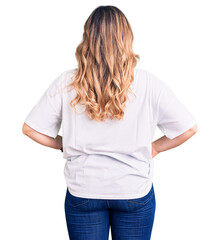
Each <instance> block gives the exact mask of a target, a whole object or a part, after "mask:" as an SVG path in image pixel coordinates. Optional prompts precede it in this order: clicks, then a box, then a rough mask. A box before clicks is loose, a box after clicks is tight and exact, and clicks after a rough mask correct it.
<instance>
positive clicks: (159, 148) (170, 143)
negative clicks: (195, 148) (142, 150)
mask: <svg viewBox="0 0 220 240" xmlns="http://www.w3.org/2000/svg"><path fill="white" fill-rule="evenodd" d="M197 131H198V126H197V124H196V125H194V126H193V127H192V128H190V129H189V130H187V131H186V132H184V133H183V134H181V135H179V136H177V137H175V138H173V139H169V138H167V137H166V136H165V135H164V136H163V137H161V138H159V139H157V140H155V141H154V142H152V157H153V158H154V157H155V156H156V155H157V154H158V153H160V152H164V151H167V150H169V149H171V148H175V147H177V146H179V145H181V144H182V143H184V142H185V141H187V140H188V139H189V138H191V137H192V136H193V135H194V134H195V133H196V132H197Z"/></svg>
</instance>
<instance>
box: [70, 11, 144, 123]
mask: <svg viewBox="0 0 220 240" xmlns="http://www.w3.org/2000/svg"><path fill="white" fill-rule="evenodd" d="M133 38H134V37H133V33H132V29H131V26H130V24H129V22H128V20H127V18H126V17H125V15H124V14H123V12H122V11H121V10H119V9H118V8H117V7H114V6H99V7H97V8H96V9H95V10H93V12H92V13H91V15H90V16H89V17H88V19H87V20H86V22H85V24H84V33H83V39H82V41H81V43H80V44H79V45H78V47H77V49H76V52H75V55H76V58H77V62H78V68H77V69H76V72H75V74H74V75H73V77H72V78H71V83H70V84H69V85H68V87H71V88H74V89H75V91H76V93H77V94H76V97H75V98H74V99H72V100H71V102H70V105H71V107H72V108H73V109H74V110H75V111H76V112H77V110H76V108H75V105H76V104H77V103H78V102H81V104H83V105H84V106H85V110H86V113H87V114H88V116H89V117H90V118H91V119H93V120H96V121H104V120H105V119H106V118H108V117H110V119H113V118H117V119H118V120H120V119H123V117H124V109H125V107H126V101H127V97H128V92H132V91H131V90H130V89H129V87H130V86H131V84H132V83H133V81H134V68H135V66H136V64H137V61H138V60H139V59H140V56H139V55H137V54H135V53H134V52H133V50H132V44H133ZM132 93H133V92H132ZM133 94H134V93H133ZM134 95H135V94H134ZM135 97H136V95H135Z"/></svg>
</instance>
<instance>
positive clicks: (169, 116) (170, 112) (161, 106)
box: [156, 80, 197, 139]
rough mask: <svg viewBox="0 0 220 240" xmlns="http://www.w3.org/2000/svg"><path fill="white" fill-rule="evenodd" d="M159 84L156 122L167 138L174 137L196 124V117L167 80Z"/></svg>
mask: <svg viewBox="0 0 220 240" xmlns="http://www.w3.org/2000/svg"><path fill="white" fill-rule="evenodd" d="M159 84H160V91H159V92H160V93H159V97H158V101H157V105H156V106H157V107H156V124H157V126H158V128H159V129H160V130H161V131H162V132H163V133H164V135H165V136H166V137H167V138H169V139H173V138H175V137H177V136H179V135H181V134H183V133H184V132H186V131H187V130H189V129H190V128H192V127H193V126H194V125H196V124H197V123H196V119H195V117H194V116H193V115H192V113H191V112H190V111H189V110H188V109H187V108H186V106H185V105H184V104H183V103H182V102H181V101H180V100H179V99H178V98H177V96H176V95H175V94H174V92H173V91H172V90H171V88H170V87H169V86H168V85H167V84H166V83H165V82H163V81H161V80H159Z"/></svg>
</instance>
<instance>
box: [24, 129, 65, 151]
mask: <svg viewBox="0 0 220 240" xmlns="http://www.w3.org/2000/svg"><path fill="white" fill-rule="evenodd" d="M24 134H25V135H26V136H28V137H29V138H31V139H32V140H34V141H35V142H37V143H40V144H42V145H44V146H47V147H51V148H54V149H61V147H62V136H60V135H57V137H56V138H52V137H49V136H47V135H44V134H41V133H39V132H37V131H26V132H25V133H24Z"/></svg>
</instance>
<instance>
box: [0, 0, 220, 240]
mask: <svg viewBox="0 0 220 240" xmlns="http://www.w3.org/2000/svg"><path fill="white" fill-rule="evenodd" d="M100 5H115V6H116V7H118V8H119V9H121V10H122V11H123V12H124V14H125V15H126V16H127V18H128V20H129V22H130V24H131V27H132V29H133V33H134V46H133V49H134V52H135V53H137V54H139V55H140V58H141V59H140V61H139V62H138V65H137V67H139V68H143V69H145V70H149V71H151V72H153V73H154V74H155V75H156V76H157V77H159V78H160V79H161V80H163V81H165V82H166V83H167V84H168V85H169V86H170V87H171V89H172V90H173V91H174V92H175V94H176V95H177V96H178V97H179V99H180V100H181V101H182V102H183V103H184V105H185V106H186V107H187V108H188V109H189V110H190V111H191V112H192V113H193V115H194V116H195V118H196V120H197V123H198V128H199V131H198V132H197V133H196V134H195V135H194V136H193V137H192V138H190V139H189V140H188V141H187V142H185V143H184V144H183V145H180V146H179V147H177V148H174V149H172V150H169V151H166V152H162V153H160V154H159V155H157V156H156V157H155V158H154V163H155V169H154V190H155V196H156V213H155V220H154V226H153V231H152V238H151V239H152V240H161V239H169V240H177V239H178V240H185V239H187V240H191V239H192V240H195V239H200V240H202V239H204V240H207V239H211V240H219V239H220V232H219V221H220V219H219V216H220V208H219V202H220V194H219V183H220V174H219V169H220V157H219V136H218V134H219V122H220V117H219V102H220V101H219V87H218V83H219V81H220V71H219V67H220V44H219V43H220V36H219V29H220V28H219V27H220V26H219V23H220V15H219V12H220V7H219V6H218V1H217V0H216V1H214V0H209V1H208V0H206V1H203V0H185V1H180V0H167V1H163V0H154V1H146V0H144V1H138V0H136V1H120V2H119V1H83V0H82V1H70V0H69V1H67V0H62V1H61V0H59V1H56V0H53V1H52V0H44V1H42V0H38V1H30V0H29V1H25V0H20V1H5V2H4V3H3V2H2V3H1V7H0V22H1V44H0V48H1V54H0V61H1V95H0V96H1V101H0V103H1V126H2V135H1V161H0V189H1V198H0V201H1V204H0V221H1V222H0V226H1V231H0V238H1V239H4V240H9V239H23V240H26V239H28V240H29V239H31V240H39V239H42V240H44V239H45V240H46V239H54V240H55V239H57V240H61V239H62V240H65V239H66V240H67V239H68V233H67V228H66V222H65V215H64V198H65V193H66V183H65V180H64V176H63V169H64V164H65V159H63V157H62V153H61V152H60V151H59V150H54V149H52V148H48V147H45V146H43V145H40V144H38V143H36V142H34V141H33V140H31V139H30V138H28V137H27V136H26V135H24V134H23V133H22V125H23V122H24V119H25V117H26V116H27V114H28V113H29V111H30V110H31V109H32V107H33V106H34V105H35V104H36V102H37V101H38V99H39V98H40V96H41V95H42V94H43V92H44V91H45V90H46V88H47V87H48V86H49V84H50V83H51V82H52V81H53V79H55V78H56V77H57V76H59V74H60V73H61V72H63V71H65V70H68V69H71V68H75V67H77V62H76V58H75V49H76V47H77V46H78V44H79V43H80V41H81V39H82V34H83V26H84V23H85V21H86V19H87V18H88V16H89V15H90V13H91V12H92V11H93V10H94V9H95V8H96V7H98V6H100ZM161 136H162V133H161V132H160V130H159V129H157V130H156V133H155V139H157V138H159V137H161ZM109 235H110V237H109V239H111V234H109Z"/></svg>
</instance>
